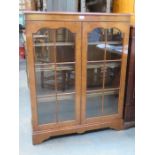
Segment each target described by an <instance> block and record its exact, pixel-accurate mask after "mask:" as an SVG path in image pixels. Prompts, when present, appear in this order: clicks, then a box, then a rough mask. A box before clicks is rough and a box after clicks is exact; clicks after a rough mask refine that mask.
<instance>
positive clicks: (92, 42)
mask: <svg viewBox="0 0 155 155" xmlns="http://www.w3.org/2000/svg"><path fill="white" fill-rule="evenodd" d="M104 41H105V36H104V29H102V28H97V29H94V30H93V31H92V32H91V33H89V34H88V61H97V60H103V59H104V50H103V49H102V48H98V45H99V44H102V43H103V42H104Z"/></svg>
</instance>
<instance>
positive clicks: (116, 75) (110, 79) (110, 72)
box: [104, 62, 121, 89]
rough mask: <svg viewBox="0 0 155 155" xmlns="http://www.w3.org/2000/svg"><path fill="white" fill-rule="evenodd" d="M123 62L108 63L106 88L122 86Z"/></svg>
mask: <svg viewBox="0 0 155 155" xmlns="http://www.w3.org/2000/svg"><path fill="white" fill-rule="evenodd" d="M120 72H121V62H108V63H106V71H105V81H104V88H105V89H108V88H119V86H120Z"/></svg>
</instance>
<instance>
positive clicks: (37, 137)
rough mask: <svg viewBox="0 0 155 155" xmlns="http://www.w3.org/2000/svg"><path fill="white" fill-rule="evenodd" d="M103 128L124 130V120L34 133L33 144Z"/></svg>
mask: <svg viewBox="0 0 155 155" xmlns="http://www.w3.org/2000/svg"><path fill="white" fill-rule="evenodd" d="M102 128H111V129H115V130H122V129H123V120H122V119H114V120H113V121H111V122H104V123H92V124H82V125H76V126H70V127H66V128H62V129H59V130H58V129H48V130H40V131H34V132H33V135H32V140H33V144H40V143H42V142H43V141H45V140H47V139H49V138H50V137H54V136H60V135H65V134H73V133H78V134H82V133H85V132H86V131H90V130H97V129H102Z"/></svg>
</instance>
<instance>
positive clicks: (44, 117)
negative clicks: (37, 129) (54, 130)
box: [37, 97, 56, 124]
mask: <svg viewBox="0 0 155 155" xmlns="http://www.w3.org/2000/svg"><path fill="white" fill-rule="evenodd" d="M37 101H38V123H39V124H47V123H55V122H56V98H55V97H40V98H38V99H37Z"/></svg>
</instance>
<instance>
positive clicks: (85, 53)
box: [25, 12, 130, 144]
mask: <svg viewBox="0 0 155 155" xmlns="http://www.w3.org/2000/svg"><path fill="white" fill-rule="evenodd" d="M25 15H26V16H25V19H26V37H27V39H26V41H27V50H28V54H27V61H28V78H29V80H28V81H29V87H30V96H31V109H32V127H33V136H32V137H33V144H38V143H41V142H42V141H44V140H45V139H48V138H49V137H51V136H56V135H63V134H69V133H83V132H85V131H88V130H93V129H99V128H107V127H109V128H113V129H118V130H119V129H121V128H122V127H123V120H122V114H123V100H124V86H125V75H126V63H127V55H128V38H129V25H130V15H128V14H103V13H84V14H81V13H54V12H53V13H48V12H46V13H41V12H38V13H37V12H27V13H25Z"/></svg>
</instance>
